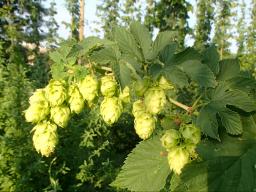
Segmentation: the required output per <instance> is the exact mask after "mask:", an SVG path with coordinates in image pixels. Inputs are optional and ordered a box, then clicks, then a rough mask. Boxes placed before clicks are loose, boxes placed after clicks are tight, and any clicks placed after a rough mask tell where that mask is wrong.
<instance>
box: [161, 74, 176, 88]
mask: <svg viewBox="0 0 256 192" xmlns="http://www.w3.org/2000/svg"><path fill="white" fill-rule="evenodd" d="M158 83H159V87H161V88H162V89H165V90H170V89H174V86H173V85H172V84H171V83H170V82H169V81H168V80H167V79H166V78H165V77H164V76H161V77H160V79H159V82H158Z"/></svg>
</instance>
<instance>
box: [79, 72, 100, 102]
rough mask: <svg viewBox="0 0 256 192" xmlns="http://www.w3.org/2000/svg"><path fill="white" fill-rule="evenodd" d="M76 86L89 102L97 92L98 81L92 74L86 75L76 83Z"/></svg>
mask: <svg viewBox="0 0 256 192" xmlns="http://www.w3.org/2000/svg"><path fill="white" fill-rule="evenodd" d="M78 88H79V91H80V93H81V94H82V96H83V98H84V99H85V100H86V101H87V102H88V103H91V102H92V101H93V100H94V98H95V97H96V96H97V94H98V81H97V79H96V78H95V77H94V76H92V75H86V77H85V78H84V79H83V81H81V82H80V83H79V84H78Z"/></svg>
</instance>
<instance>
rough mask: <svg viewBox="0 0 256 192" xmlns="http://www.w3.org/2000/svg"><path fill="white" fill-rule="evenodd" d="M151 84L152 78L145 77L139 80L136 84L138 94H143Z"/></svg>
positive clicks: (135, 88)
mask: <svg viewBox="0 0 256 192" xmlns="http://www.w3.org/2000/svg"><path fill="white" fill-rule="evenodd" d="M149 84H150V79H149V78H148V77H144V78H143V79H142V80H138V81H136V82H135V84H134V90H135V92H136V94H137V95H138V96H143V95H144V93H145V91H146V90H147V89H148V87H149Z"/></svg>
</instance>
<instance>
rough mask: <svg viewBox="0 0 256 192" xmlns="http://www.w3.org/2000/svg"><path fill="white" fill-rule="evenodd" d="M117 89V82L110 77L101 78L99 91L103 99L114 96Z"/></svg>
mask: <svg viewBox="0 0 256 192" xmlns="http://www.w3.org/2000/svg"><path fill="white" fill-rule="evenodd" d="M116 89H117V82H116V80H115V77H114V76H112V75H109V76H104V77H102V78H101V86H100V91H101V93H102V95H104V96H105V97H112V96H114V95H115V93H116Z"/></svg>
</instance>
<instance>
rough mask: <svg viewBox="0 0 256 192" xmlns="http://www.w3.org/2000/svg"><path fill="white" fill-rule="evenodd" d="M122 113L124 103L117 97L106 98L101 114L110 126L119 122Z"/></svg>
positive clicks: (102, 104)
mask: <svg viewBox="0 0 256 192" xmlns="http://www.w3.org/2000/svg"><path fill="white" fill-rule="evenodd" d="M122 112H123V106H122V102H121V101H120V99H118V98H117V97H105V98H104V100H103V101H102V103H101V105H100V114H101V116H102V118H103V120H104V121H105V122H106V123H107V124H109V125H112V124H113V123H115V122H117V120H118V119H119V117H120V116H121V114H122Z"/></svg>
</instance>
